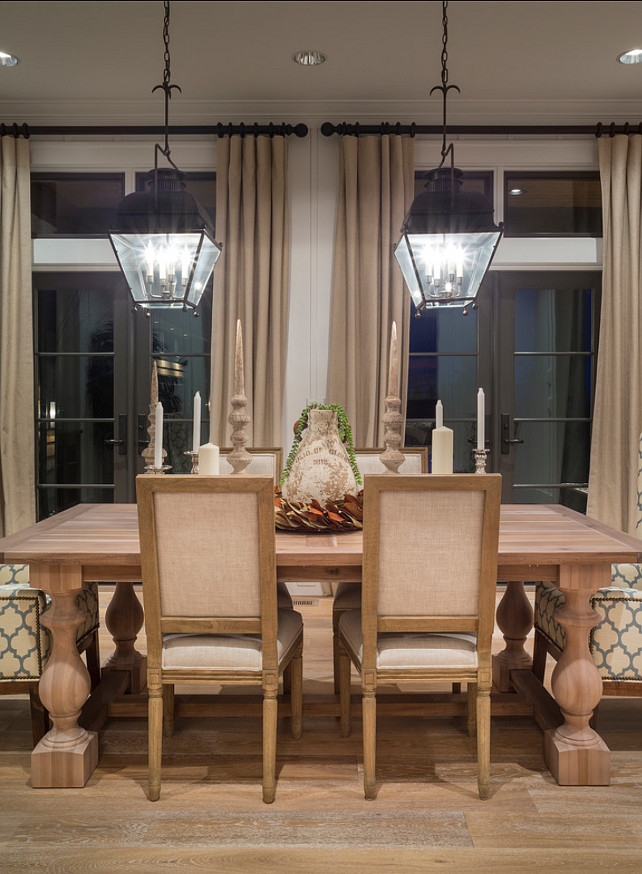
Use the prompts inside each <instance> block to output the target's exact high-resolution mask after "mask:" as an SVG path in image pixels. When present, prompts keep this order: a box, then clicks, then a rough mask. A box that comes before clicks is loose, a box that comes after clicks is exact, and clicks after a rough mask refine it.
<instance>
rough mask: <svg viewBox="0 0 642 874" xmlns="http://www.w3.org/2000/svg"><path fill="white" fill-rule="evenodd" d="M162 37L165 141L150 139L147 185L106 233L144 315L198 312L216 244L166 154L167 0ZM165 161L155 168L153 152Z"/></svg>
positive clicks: (204, 215) (218, 250)
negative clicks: (159, 310) (150, 167)
mask: <svg viewBox="0 0 642 874" xmlns="http://www.w3.org/2000/svg"><path fill="white" fill-rule="evenodd" d="M164 8H165V17H164V22H163V43H164V46H165V51H164V58H165V71H164V76H163V83H162V85H156V87H155V88H153V89H152V90H153V91H157V90H159V89H160V90H161V91H163V92H164V94H165V144H164V146H162V147H161V146H160V145H159V144H158V143H156V146H155V149H154V169H153V170H150V171H149V173H147V177H146V181H147V184H148V187H149V189H150V190H148V191H144V192H136V193H135V194H129V195H128V196H127V197H125V198H124V199H123V200H122V201H121V202H120V204H119V205H118V208H117V213H116V214H117V219H116V223H117V226H116V227H115V228H113V229H112V230H111V231H110V233H109V239H110V241H111V244H112V246H113V249H114V252H115V254H116V258H117V259H118V263H119V265H120V268H121V270H122V272H123V274H124V275H125V279H126V280H127V284H128V285H129V288H130V291H131V294H132V297H133V299H134V304H135V308H138V306H140V307H141V308H143V309H144V310H145V311H146V313H147V315H150V312H149V310H150V308H157V307H181V308H182V309H183V310H189V309H191V310H192V312H193V313H194V315H198V313H197V311H196V307H197V306H198V304H199V302H200V300H201V297H202V295H203V291H204V290H205V286H206V285H207V282H208V280H209V278H210V276H211V275H212V271H213V269H214V265H215V264H216V262H217V260H218V257H219V255H220V254H221V248H222V246H221V244H220V243H217V242H216V240H215V239H214V226H213V224H212V221H211V219H210V217H209V216H208V214H207V213H206V212H205V210H204V209H203V207H202V206H201V205H200V203H199V202H198V201H197V200H196V198H195V197H193V196H192V195H191V194H190V193H189V192H188V191H187V190H186V188H185V174H184V173H182V172H181V171H180V170H179V169H178V167H177V166H176V164H175V163H174V161H172V159H171V150H170V147H169V101H170V98H171V96H172V90H173V89H176V90H177V91H179V92H180V91H181V89H180V88H179V86H178V85H171V84H170V80H171V71H170V55H169V14H170V5H169V0H164ZM159 154H160V155H162V156H163V157H164V158H165V159H166V160H167V162H168V164H169V165H170V166H169V167H167V168H163V169H159V167H158V156H159Z"/></svg>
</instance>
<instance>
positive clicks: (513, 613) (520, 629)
mask: <svg viewBox="0 0 642 874" xmlns="http://www.w3.org/2000/svg"><path fill="white" fill-rule="evenodd" d="M497 625H498V626H499V628H500V630H501V632H502V634H503V635H504V640H505V642H506V646H505V647H504V649H503V650H502V651H501V652H500V653H498V654H497V655H495V656H493V684H494V685H495V686H496V687H497V688H498V689H499V691H500V692H509V691H510V688H511V686H510V672H511V670H513V669H518V670H519V669H525V668H526V669H529V670H530V667H531V657H530V656H529V655H528V653H527V652H526V650H525V649H524V643H525V642H526V638H527V637H528V634H529V632H530V630H531V628H532V627H533V608H532V607H531V604H530V601H529V600H528V598H527V596H526V592H525V590H524V583H523V582H521V581H519V580H510V581H508V582H507V583H506V591H505V592H504V596H503V598H502V600H501V601H500V602H499V606H498V607H497Z"/></svg>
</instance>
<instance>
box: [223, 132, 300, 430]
mask: <svg viewBox="0 0 642 874" xmlns="http://www.w3.org/2000/svg"><path fill="white" fill-rule="evenodd" d="M287 164H288V146H287V140H286V139H285V137H279V136H275V137H273V138H270V137H263V136H259V137H252V136H248V137H240V136H233V137H229V138H228V137H225V138H223V139H220V140H219V141H218V155H217V161H216V237H217V239H218V240H221V241H222V243H223V253H222V255H221V257H220V260H219V263H218V265H217V266H216V268H215V270H214V296H213V300H212V373H211V393H210V423H211V424H210V440H211V441H212V442H213V443H216V444H218V445H229V444H230V433H231V426H230V425H229V424H228V421H227V419H228V416H229V414H230V412H231V409H232V408H231V398H232V394H233V392H232V388H233V372H234V344H235V337H236V321H237V319H240V320H241V324H242V329H243V347H244V361H245V393H246V395H247V398H248V412H249V414H250V416H251V422H250V424H249V426H248V429H247V433H248V445H250V446H280V445H281V415H282V409H283V390H284V383H285V361H286V352H287V320H288V283H289V213H288V192H287Z"/></svg>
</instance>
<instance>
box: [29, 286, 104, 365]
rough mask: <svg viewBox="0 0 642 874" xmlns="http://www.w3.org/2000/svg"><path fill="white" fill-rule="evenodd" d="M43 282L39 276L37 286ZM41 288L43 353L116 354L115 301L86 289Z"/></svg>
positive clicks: (39, 322) (41, 347) (41, 349)
mask: <svg viewBox="0 0 642 874" xmlns="http://www.w3.org/2000/svg"><path fill="white" fill-rule="evenodd" d="M41 281H42V280H40V279H39V278H38V277H36V280H35V282H36V283H37V285H40V284H41ZM78 285H79V288H76V289H64V290H57V289H46V288H38V337H37V340H38V351H39V352H113V351H114V316H113V311H114V300H113V294H112V293H111V290H110V291H109V292H108V293H105V294H101V293H100V292H97V291H86V290H83V289H82V285H83V280H82V278H79V279H78Z"/></svg>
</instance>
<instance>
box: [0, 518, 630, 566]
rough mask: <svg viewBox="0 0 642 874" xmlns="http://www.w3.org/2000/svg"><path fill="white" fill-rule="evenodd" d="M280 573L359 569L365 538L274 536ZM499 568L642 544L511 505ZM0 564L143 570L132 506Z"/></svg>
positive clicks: (36, 535) (50, 529)
mask: <svg viewBox="0 0 642 874" xmlns="http://www.w3.org/2000/svg"><path fill="white" fill-rule="evenodd" d="M276 553H277V564H278V565H279V566H308V567H310V566H312V567H314V566H319V567H321V566H326V567H327V566H328V565H333V564H337V565H343V566H355V565H357V566H358V565H360V564H361V553H362V534H361V532H360V531H350V532H344V533H337V534H316V533H314V534H312V533H310V534H308V533H298V532H292V533H290V532H286V531H277V533H276ZM498 558H499V565H500V566H502V565H503V566H511V567H524V566H544V565H559V564H562V563H571V564H576V563H584V564H586V563H596V562H609V563H615V562H637V561H640V560H641V559H642V540H638V539H637V538H635V537H632V536H631V535H629V534H624V533H622V532H620V531H617V530H615V529H613V528H609V527H608V526H606V525H603V524H601V523H600V522H597V521H595V520H594V519H590V518H588V517H586V516H582V515H581V514H580V513H576V512H574V511H573V510H569V509H568V508H566V507H562V506H559V505H550V504H507V505H503V506H502V508H501V522H500V536H499V556H498ZM0 561H2V562H4V563H7V564H22V563H26V562H36V561H40V562H46V563H50V564H71V565H78V564H80V565H109V566H112V567H133V566H139V565H140V546H139V541H138V518H137V511H136V505H135V504H79V505H77V506H76V507H72V508H71V509H69V510H65V511H64V512H62V513H58V514H57V515H56V516H51V517H49V518H48V519H45V520H43V521H42V522H39V523H37V524H36V525H32V526H31V527H30V528H26V529H25V530H24V531H21V532H18V533H17V534H12V535H10V536H9V537H5V538H4V539H2V540H0Z"/></svg>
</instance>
